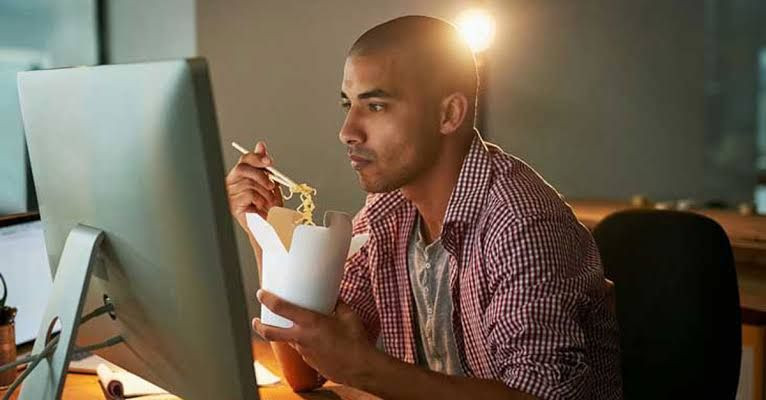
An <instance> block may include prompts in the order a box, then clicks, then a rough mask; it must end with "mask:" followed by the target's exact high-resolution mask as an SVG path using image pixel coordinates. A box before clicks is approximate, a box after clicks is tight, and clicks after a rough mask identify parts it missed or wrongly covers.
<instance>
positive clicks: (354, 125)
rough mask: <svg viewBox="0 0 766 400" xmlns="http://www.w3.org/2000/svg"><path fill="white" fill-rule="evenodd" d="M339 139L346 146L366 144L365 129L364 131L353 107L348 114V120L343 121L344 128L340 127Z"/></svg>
mask: <svg viewBox="0 0 766 400" xmlns="http://www.w3.org/2000/svg"><path fill="white" fill-rule="evenodd" d="M338 139H339V140H340V141H341V143H343V144H345V145H355V144H360V143H364V140H365V133H364V129H362V126H361V123H360V121H359V118H358V117H357V116H356V111H355V110H354V108H353V107H352V108H351V109H349V110H348V113H346V119H345V121H343V126H341V127H340V132H339V133H338Z"/></svg>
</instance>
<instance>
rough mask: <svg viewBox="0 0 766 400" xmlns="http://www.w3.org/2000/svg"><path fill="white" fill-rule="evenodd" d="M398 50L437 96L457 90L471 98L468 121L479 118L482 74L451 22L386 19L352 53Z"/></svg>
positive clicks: (424, 18)
mask: <svg viewBox="0 0 766 400" xmlns="http://www.w3.org/2000/svg"><path fill="white" fill-rule="evenodd" d="M378 54H396V55H397V56H398V57H400V58H401V59H402V61H403V62H406V63H407V66H408V68H412V69H413V72H414V73H415V74H417V75H419V77H420V82H422V84H423V87H422V89H423V90H425V91H426V92H427V93H428V94H429V95H430V96H433V97H434V100H438V99H441V98H442V97H444V96H446V95H449V94H451V93H455V92H461V93H463V94H464V95H465V96H466V98H468V100H469V104H470V110H469V115H470V116H471V117H472V118H469V119H468V121H467V122H469V123H471V125H473V124H474V123H475V118H476V107H477V105H476V101H477V90H478V86H479V78H478V73H477V68H476V60H475V58H474V55H473V52H472V51H471V49H470V47H469V46H468V44H467V43H466V42H465V41H464V40H463V38H462V37H461V36H460V33H459V32H458V30H457V28H456V27H455V26H454V25H452V24H451V23H449V22H447V21H444V20H441V19H438V18H433V17H426V16H417V15H413V16H405V17H400V18H396V19H393V20H390V21H388V22H384V23H382V24H380V25H377V26H375V27H373V28H372V29H370V30H368V31H367V32H365V33H364V34H363V35H362V36H360V37H359V39H357V40H356V42H354V44H353V45H352V46H351V49H350V50H349V52H348V57H355V56H370V55H378Z"/></svg>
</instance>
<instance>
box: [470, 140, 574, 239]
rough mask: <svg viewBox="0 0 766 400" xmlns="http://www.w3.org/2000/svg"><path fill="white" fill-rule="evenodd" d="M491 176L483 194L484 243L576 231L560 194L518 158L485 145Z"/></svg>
mask: <svg viewBox="0 0 766 400" xmlns="http://www.w3.org/2000/svg"><path fill="white" fill-rule="evenodd" d="M488 150H489V156H490V162H491V170H492V179H491V181H490V183H489V187H488V194H487V197H486V204H485V212H484V213H483V214H484V215H483V218H482V220H483V222H484V223H483V226H484V227H485V238H486V239H487V241H486V242H485V245H486V246H488V247H490V248H493V247H494V248H497V247H498V246H504V247H508V246H512V245H515V246H520V245H523V243H521V242H520V241H519V240H518V239H519V238H520V237H523V236H524V235H525V234H529V233H530V232H535V234H536V235H543V236H545V235H558V234H561V232H562V231H569V232H572V230H579V228H580V224H579V222H578V221H577V218H576V217H575V215H574V213H573V212H572V209H571V208H570V207H569V205H568V204H567V203H566V202H565V201H564V198H563V196H562V195H561V194H560V193H559V192H558V191H557V190H556V189H555V188H554V187H553V186H551V185H550V184H549V183H548V182H547V181H546V180H545V179H544V178H543V177H542V176H540V174H538V173H537V172H536V171H535V170H534V169H533V168H532V167H531V166H529V165H528V164H527V163H525V162H524V161H522V160H521V159H519V158H517V157H515V156H513V155H510V154H508V153H505V152H504V151H503V150H502V149H500V148H499V147H497V146H494V145H488Z"/></svg>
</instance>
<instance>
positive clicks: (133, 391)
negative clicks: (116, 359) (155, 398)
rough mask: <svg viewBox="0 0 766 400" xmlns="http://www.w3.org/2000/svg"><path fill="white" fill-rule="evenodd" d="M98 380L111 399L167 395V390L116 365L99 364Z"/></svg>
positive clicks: (97, 369)
mask: <svg viewBox="0 0 766 400" xmlns="http://www.w3.org/2000/svg"><path fill="white" fill-rule="evenodd" d="M96 374H97V375H98V380H99V381H100V382H101V386H102V387H103V388H104V392H105V394H106V395H107V397H108V398H109V399H115V400H116V399H127V398H131V397H139V396H147V395H160V394H162V395H166V394H168V391H167V390H164V389H162V388H161V387H159V386H156V385H154V384H152V383H151V382H148V381H146V380H145V379H143V378H141V377H138V376H136V375H133V374H131V373H130V372H128V371H125V370H124V369H122V368H120V367H117V366H116V365H114V364H99V365H98V367H97V368H96Z"/></svg>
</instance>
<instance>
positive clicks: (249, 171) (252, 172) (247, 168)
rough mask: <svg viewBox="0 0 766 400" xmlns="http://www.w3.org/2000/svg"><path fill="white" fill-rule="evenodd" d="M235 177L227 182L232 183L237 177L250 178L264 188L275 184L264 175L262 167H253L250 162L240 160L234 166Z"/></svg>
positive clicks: (272, 186)
mask: <svg viewBox="0 0 766 400" xmlns="http://www.w3.org/2000/svg"><path fill="white" fill-rule="evenodd" d="M234 173H235V177H233V178H232V179H231V180H230V181H229V182H228V183H230V184H231V183H234V182H236V181H238V180H239V179H238V178H239V177H246V178H250V179H252V180H253V181H255V182H256V183H258V184H259V185H261V186H263V187H265V188H266V189H269V190H271V189H273V188H274V187H275V186H276V184H275V183H274V182H272V181H271V179H269V177H268V175H266V171H265V170H263V168H260V167H255V166H253V165H252V164H249V163H245V162H241V163H239V164H237V165H236V166H235V167H234Z"/></svg>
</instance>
